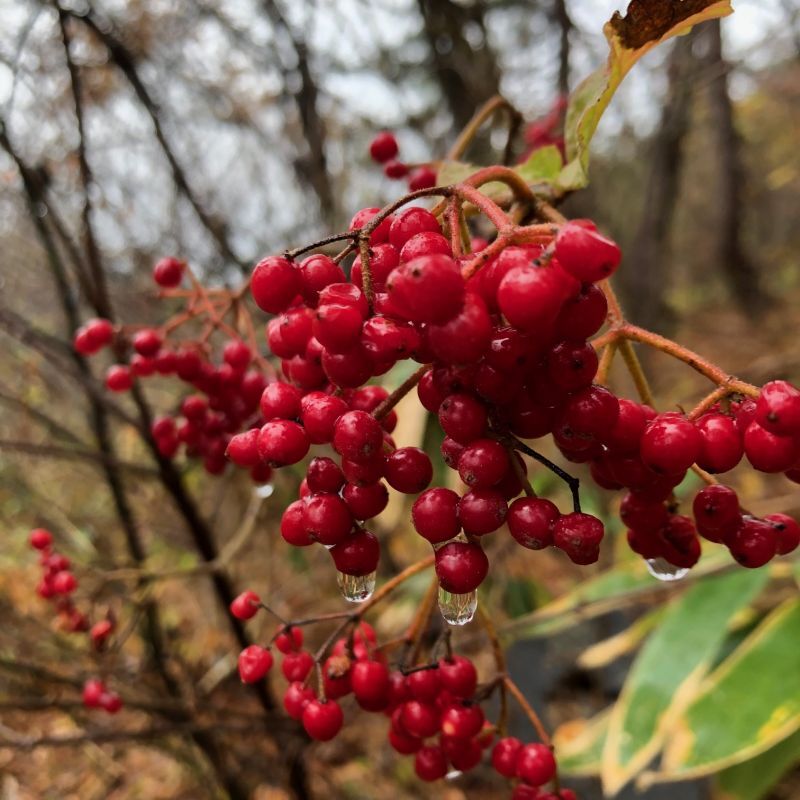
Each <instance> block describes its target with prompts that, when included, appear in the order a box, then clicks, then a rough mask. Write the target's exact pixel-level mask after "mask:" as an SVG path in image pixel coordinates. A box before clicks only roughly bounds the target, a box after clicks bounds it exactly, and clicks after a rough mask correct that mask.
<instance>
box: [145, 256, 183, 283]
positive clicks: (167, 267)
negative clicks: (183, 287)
mask: <svg viewBox="0 0 800 800" xmlns="http://www.w3.org/2000/svg"><path fill="white" fill-rule="evenodd" d="M185 267H186V265H185V264H184V262H183V261H180V260H179V259H177V258H172V257H171V256H167V257H166V258H162V259H160V260H159V261H157V262H156V264H155V266H154V267H153V280H154V281H155V282H156V283H157V284H158V285H159V286H162V287H163V288H165V289H174V288H175V287H176V286H179V285H180V282H181V279H182V278H183V270H184V269H185Z"/></svg>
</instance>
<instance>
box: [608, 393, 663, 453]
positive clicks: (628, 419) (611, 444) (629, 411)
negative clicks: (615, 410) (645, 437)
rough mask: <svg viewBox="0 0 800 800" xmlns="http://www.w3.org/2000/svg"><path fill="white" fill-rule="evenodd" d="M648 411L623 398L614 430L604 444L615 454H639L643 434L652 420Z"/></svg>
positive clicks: (620, 401)
mask: <svg viewBox="0 0 800 800" xmlns="http://www.w3.org/2000/svg"><path fill="white" fill-rule="evenodd" d="M648 411H649V409H648V408H647V407H646V406H643V405H641V404H640V403H636V402H634V401H633V400H628V399H627V398H624V397H621V398H620V399H619V416H618V417H617V421H616V422H615V423H614V426H613V428H611V430H610V431H609V432H608V433H607V434H606V435H605V436H604V437H603V443H604V444H605V445H606V446H607V447H608V448H609V449H610V450H613V451H614V452H615V453H624V454H626V455H628V454H634V453H635V454H638V453H639V443H640V442H641V440H642V434H643V433H644V429H645V428H646V427H647V423H648V422H649V421H650V419H651V417H650V416H649V415H648ZM653 416H655V413H654V414H653Z"/></svg>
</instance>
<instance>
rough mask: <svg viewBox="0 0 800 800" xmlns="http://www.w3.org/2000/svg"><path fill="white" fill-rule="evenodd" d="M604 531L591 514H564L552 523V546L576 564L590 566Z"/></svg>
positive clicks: (596, 557)
mask: <svg viewBox="0 0 800 800" xmlns="http://www.w3.org/2000/svg"><path fill="white" fill-rule="evenodd" d="M604 533H605V529H604V527H603V523H602V522H601V521H600V520H599V519H597V517H593V516H592V515H591V514H581V513H578V512H573V513H572V514H564V516H562V517H559V518H558V519H557V520H556V521H555V522H554V523H553V544H554V545H555V546H556V547H558V548H559V549H560V550H563V551H564V552H565V553H566V554H567V555H568V556H569V557H570V559H572V561H574V562H575V563H576V564H592V563H594V562H595V561H597V559H598V556H599V546H600V542H601V541H602V539H603V534H604Z"/></svg>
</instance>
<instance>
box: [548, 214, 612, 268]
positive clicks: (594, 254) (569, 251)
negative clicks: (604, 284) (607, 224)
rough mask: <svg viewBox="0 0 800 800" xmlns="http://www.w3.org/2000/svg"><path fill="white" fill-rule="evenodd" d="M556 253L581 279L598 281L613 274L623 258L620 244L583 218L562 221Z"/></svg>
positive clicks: (559, 259)
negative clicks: (585, 222) (564, 222)
mask: <svg viewBox="0 0 800 800" xmlns="http://www.w3.org/2000/svg"><path fill="white" fill-rule="evenodd" d="M555 257H556V258H557V259H558V261H559V263H560V264H561V265H562V266H563V267H564V269H565V270H567V272H569V273H570V274H571V275H573V276H574V277H576V278H577V279H578V280H579V281H585V282H587V283H596V282H597V281H601V280H603V279H605V278H608V277H610V276H611V275H613V274H614V272H615V271H616V269H617V267H618V266H619V262H620V261H621V259H622V252H621V250H620V249H619V247H618V246H617V245H616V244H615V243H614V242H612V241H611V240H610V239H607V238H606V237H605V236H603V235H602V234H600V233H598V231H597V230H596V229H595V228H594V225H591V226H588V225H586V224H584V221H583V220H574V221H571V222H567V223H566V224H564V225H562V226H561V228H560V229H559V231H558V235H557V236H556V249H555Z"/></svg>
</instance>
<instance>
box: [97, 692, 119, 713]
mask: <svg viewBox="0 0 800 800" xmlns="http://www.w3.org/2000/svg"><path fill="white" fill-rule="evenodd" d="M99 705H100V707H101V708H102V709H103V710H104V711H106V712H107V713H109V714H116V713H117V712H118V711H119V710H120V709H121V708H122V698H121V697H120V696H119V695H118V694H117V693H116V692H103V694H101V695H100V702H99Z"/></svg>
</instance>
